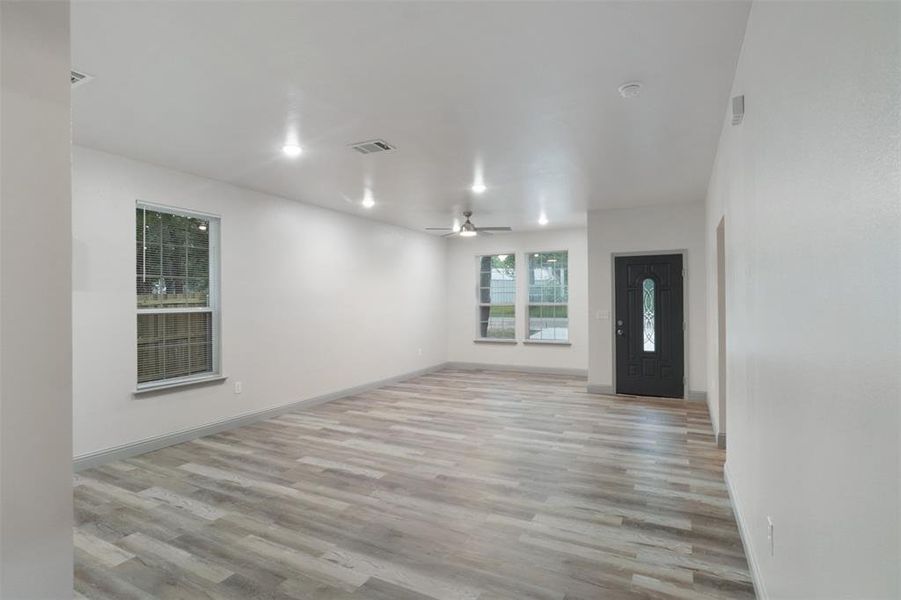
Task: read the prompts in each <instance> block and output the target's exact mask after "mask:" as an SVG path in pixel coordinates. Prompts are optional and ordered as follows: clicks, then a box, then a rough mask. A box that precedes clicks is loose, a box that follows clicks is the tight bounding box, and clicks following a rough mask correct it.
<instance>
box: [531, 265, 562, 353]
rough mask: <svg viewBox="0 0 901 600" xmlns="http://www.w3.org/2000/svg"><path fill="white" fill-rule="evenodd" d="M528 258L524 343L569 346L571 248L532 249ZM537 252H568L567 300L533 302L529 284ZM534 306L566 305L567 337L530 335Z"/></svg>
mask: <svg viewBox="0 0 901 600" xmlns="http://www.w3.org/2000/svg"><path fill="white" fill-rule="evenodd" d="M525 254H526V257H525V258H526V260H525V266H524V268H525V269H526V277H525V278H524V282H523V283H524V285H525V311H523V312H524V313H525V323H524V327H523V343H524V344H552V345H553V344H557V345H560V346H569V345H572V342H571V339H572V335H571V333H570V325H571V321H570V315H569V297H570V279H571V277H570V265H569V249H562V250H531V251H528V252H526V253H525ZM536 254H566V283H565V286H566V302H532V300H531V293H530V289H529V286H530V285H531V279H532V259H533V258H535V255H536ZM533 306H565V307H566V339H559V340H557V339H553V340H545V339H532V338H531V336H530V330H531V319H532V316H531V313H532V310H531V309H532V307H533Z"/></svg>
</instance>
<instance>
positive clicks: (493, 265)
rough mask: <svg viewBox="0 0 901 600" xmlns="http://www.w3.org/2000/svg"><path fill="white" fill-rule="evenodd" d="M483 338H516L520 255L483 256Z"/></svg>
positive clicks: (480, 262)
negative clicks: (517, 282)
mask: <svg viewBox="0 0 901 600" xmlns="http://www.w3.org/2000/svg"><path fill="white" fill-rule="evenodd" d="M478 294H479V297H478V300H479V337H481V338H484V339H514V338H515V337H516V256H515V255H514V254H494V255H490V256H480V257H479V290H478Z"/></svg>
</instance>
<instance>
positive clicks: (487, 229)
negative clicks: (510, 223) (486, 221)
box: [476, 227, 513, 231]
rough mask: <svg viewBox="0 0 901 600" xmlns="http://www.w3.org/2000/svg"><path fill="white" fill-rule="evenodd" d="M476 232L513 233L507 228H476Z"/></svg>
mask: <svg viewBox="0 0 901 600" xmlns="http://www.w3.org/2000/svg"><path fill="white" fill-rule="evenodd" d="M476 231H513V230H512V229H510V228H509V227H476Z"/></svg>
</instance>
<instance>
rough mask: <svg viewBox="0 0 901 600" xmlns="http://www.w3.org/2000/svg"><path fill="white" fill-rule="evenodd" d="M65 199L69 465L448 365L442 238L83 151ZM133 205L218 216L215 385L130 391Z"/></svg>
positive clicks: (132, 383) (132, 366) (132, 372)
mask: <svg viewBox="0 0 901 600" xmlns="http://www.w3.org/2000/svg"><path fill="white" fill-rule="evenodd" d="M73 193H74V198H73V203H74V211H73V230H74V236H75V246H74V273H73V290H74V291H73V294H74V336H75V340H74V342H75V357H74V366H75V455H76V456H80V455H84V454H86V453H90V452H94V451H98V450H102V449H107V448H111V447H114V446H118V445H122V444H127V443H131V442H135V441H139V440H142V439H147V438H151V437H155V436H159V435H162V434H166V433H172V432H177V431H179V430H184V429H188V428H193V427H197V426H200V425H204V424H208V423H211V422H215V421H218V420H223V419H226V418H230V417H234V416H237V415H241V414H245V413H252V412H256V411H260V410H263V409H266V408H271V407H277V406H280V405H285V404H289V403H292V402H296V401H299V400H303V399H307V398H311V397H315V396H319V395H322V394H326V393H330V392H334V391H339V390H342V389H347V388H350V387H353V386H356V385H361V384H366V383H370V382H373V381H378V380H381V379H385V378H388V377H392V376H395V375H400V374H403V373H407V372H411V371H414V370H417V369H422V368H426V367H429V366H432V365H436V364H439V363H442V362H444V360H445V355H446V338H445V327H444V317H445V273H444V265H445V242H444V240H442V239H440V238H436V237H432V236H427V235H425V234H420V233H416V232H413V231H410V230H407V229H402V228H399V227H394V226H389V225H383V224H379V223H375V222H373V221H371V220H365V219H362V218H358V217H355V216H351V215H346V214H343V213H338V212H334V211H329V210H325V209H320V208H315V207H312V206H308V205H303V204H299V203H297V202H292V201H289V200H285V199H281V198H277V197H273V196H268V195H265V194H260V193H256V192H251V191H248V190H245V189H240V188H236V187H234V186H231V185H226V184H224V183H220V182H216V181H212V180H208V179H202V178H199V177H195V176H191V175H187V174H183V173H178V172H175V171H171V170H166V169H162V168H158V167H154V166H151V165H148V164H144V163H140V162H135V161H131V160H127V159H124V158H121V157H116V156H113V155H109V154H104V153H101V152H97V151H93V150H89V149H86V148H75V151H74V171H73ZM138 199H140V200H142V201H146V202H153V203H158V204H165V205H170V206H175V207H179V208H183V209H194V210H199V211H203V212H208V213H215V214H218V215H220V216H221V218H222V224H221V239H222V369H223V372H224V374H225V375H227V376H228V377H229V381H227V382H226V383H225V384H221V385H207V386H203V387H194V388H190V389H182V390H180V391H177V392H171V393H166V394H161V395H154V396H133V395H132V391H133V390H134V388H135V377H136V366H135V362H136V354H137V352H136V349H135V336H136V333H135V328H136V324H135V323H136V321H135V320H136V317H135V287H134V286H135V284H134V268H135V267H134V255H133V248H134V239H133V238H134V219H135V200H138ZM374 210H378V208H376V209H374ZM420 349H421V350H422V354H420V353H419V350H420ZM236 381H240V382H242V384H243V393H242V394H240V395H237V394H234V393H233V383H234V382H236Z"/></svg>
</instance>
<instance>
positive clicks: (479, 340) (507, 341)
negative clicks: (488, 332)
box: [472, 338, 519, 344]
mask: <svg viewBox="0 0 901 600" xmlns="http://www.w3.org/2000/svg"><path fill="white" fill-rule="evenodd" d="M472 341H473V342H474V343H476V344H518V343H519V341H518V340H510V339H506V338H476V339H474V340H472Z"/></svg>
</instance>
